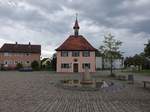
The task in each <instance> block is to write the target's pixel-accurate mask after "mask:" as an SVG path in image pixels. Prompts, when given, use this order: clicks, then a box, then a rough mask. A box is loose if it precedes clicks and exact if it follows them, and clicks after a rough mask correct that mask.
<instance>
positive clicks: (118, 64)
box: [96, 57, 124, 69]
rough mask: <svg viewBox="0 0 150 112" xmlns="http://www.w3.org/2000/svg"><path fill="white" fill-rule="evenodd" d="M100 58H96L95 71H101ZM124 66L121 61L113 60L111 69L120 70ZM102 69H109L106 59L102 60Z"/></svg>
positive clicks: (108, 62)
mask: <svg viewBox="0 0 150 112" xmlns="http://www.w3.org/2000/svg"><path fill="white" fill-rule="evenodd" d="M102 65H103V63H102V57H96V69H102ZM123 67H124V66H123V65H122V59H114V61H113V68H115V69H121V68H123ZM104 68H105V69H107V68H110V61H109V60H108V59H104Z"/></svg>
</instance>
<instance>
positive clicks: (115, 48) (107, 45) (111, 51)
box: [99, 33, 122, 75]
mask: <svg viewBox="0 0 150 112" xmlns="http://www.w3.org/2000/svg"><path fill="white" fill-rule="evenodd" d="M103 44H104V45H102V46H100V47H99V49H100V52H101V53H103V56H104V58H107V59H109V61H110V65H111V67H110V75H113V73H112V67H113V66H112V63H113V60H114V59H115V58H118V57H121V56H122V55H121V52H120V50H119V49H120V46H121V45H122V42H121V41H119V40H116V39H115V38H114V36H112V34H111V33H109V34H108V35H106V36H104V41H103Z"/></svg>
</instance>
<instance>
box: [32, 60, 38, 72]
mask: <svg viewBox="0 0 150 112" xmlns="http://www.w3.org/2000/svg"><path fill="white" fill-rule="evenodd" d="M31 67H32V69H33V70H39V63H38V62H37V61H33V62H32V63H31Z"/></svg>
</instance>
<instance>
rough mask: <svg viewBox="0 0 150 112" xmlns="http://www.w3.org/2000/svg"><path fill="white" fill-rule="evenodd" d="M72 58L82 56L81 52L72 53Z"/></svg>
mask: <svg viewBox="0 0 150 112" xmlns="http://www.w3.org/2000/svg"><path fill="white" fill-rule="evenodd" d="M72 56H73V57H79V56H80V52H79V51H72Z"/></svg>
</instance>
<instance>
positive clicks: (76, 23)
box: [73, 13, 80, 37]
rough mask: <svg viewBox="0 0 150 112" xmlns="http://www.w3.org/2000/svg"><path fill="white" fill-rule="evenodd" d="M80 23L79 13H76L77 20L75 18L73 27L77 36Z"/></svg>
mask: <svg viewBox="0 0 150 112" xmlns="http://www.w3.org/2000/svg"><path fill="white" fill-rule="evenodd" d="M79 28H80V27H79V24H78V14H77V13H76V20H75V24H74V27H73V29H74V35H75V36H76V37H78V35H79Z"/></svg>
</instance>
